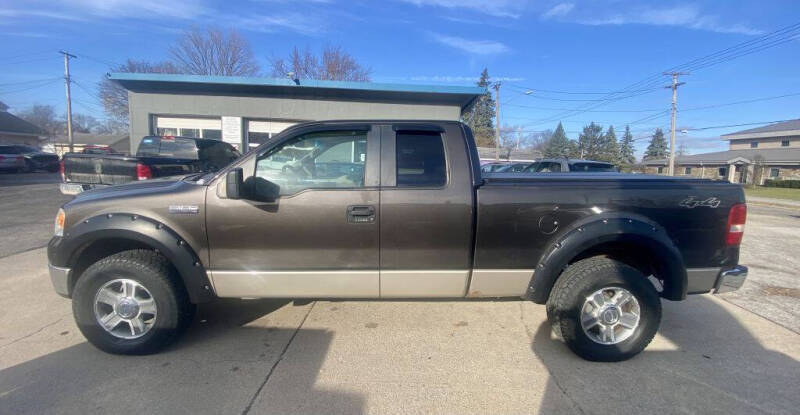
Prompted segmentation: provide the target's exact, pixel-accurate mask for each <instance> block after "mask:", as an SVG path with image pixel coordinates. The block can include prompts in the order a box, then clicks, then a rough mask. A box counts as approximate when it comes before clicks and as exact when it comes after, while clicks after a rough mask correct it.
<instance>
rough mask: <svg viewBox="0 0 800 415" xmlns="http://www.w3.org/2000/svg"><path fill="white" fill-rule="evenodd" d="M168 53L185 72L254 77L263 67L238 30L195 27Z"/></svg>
mask: <svg viewBox="0 0 800 415" xmlns="http://www.w3.org/2000/svg"><path fill="white" fill-rule="evenodd" d="M169 54H170V56H171V57H172V61H173V63H174V64H175V66H177V67H178V69H179V70H180V72H181V73H186V74H192V75H221V76H255V75H257V74H258V73H259V71H260V70H261V69H260V68H259V66H258V63H257V62H256V60H255V59H254V58H253V50H252V48H251V47H250V43H249V42H248V41H247V39H245V38H244V37H243V36H242V35H241V34H239V32H237V31H235V30H229V31H227V32H223V31H222V30H220V29H217V28H209V29H206V30H200V29H196V28H195V29H192V30H190V31H187V32H185V33H184V34H183V36H182V37H181V38H180V39H178V41H177V42H176V43H175V44H174V45H172V46H171V47H170V48H169Z"/></svg>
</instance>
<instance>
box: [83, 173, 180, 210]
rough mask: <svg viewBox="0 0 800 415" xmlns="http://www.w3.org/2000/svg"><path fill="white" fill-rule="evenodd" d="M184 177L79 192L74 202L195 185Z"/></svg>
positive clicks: (149, 193) (159, 191)
mask: <svg viewBox="0 0 800 415" xmlns="http://www.w3.org/2000/svg"><path fill="white" fill-rule="evenodd" d="M183 179H184V177H182V176H178V177H166V178H160V179H152V180H143V181H139V182H130V183H126V184H119V185H116V186H109V187H101V188H96V189H92V190H89V191H87V192H83V193H80V194H78V195H77V196H76V197H75V199H74V200H73V202H79V203H83V202H92V201H99V200H108V199H114V198H130V197H140V196H149V195H155V194H163V193H170V192H174V191H177V190H178V189H179V188H180V187H181V185H190V186H194V184H190V183H186V182H184V181H183Z"/></svg>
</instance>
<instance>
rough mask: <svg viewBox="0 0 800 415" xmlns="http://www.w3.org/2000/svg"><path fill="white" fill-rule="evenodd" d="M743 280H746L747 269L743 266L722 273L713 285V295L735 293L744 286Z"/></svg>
mask: <svg viewBox="0 0 800 415" xmlns="http://www.w3.org/2000/svg"><path fill="white" fill-rule="evenodd" d="M745 279H747V267H746V266H744V265H737V266H736V267H734V268H732V269H729V270H727V271H722V272H721V273H720V274H719V277H717V282H716V283H715V284H714V294H722V293H727V292H731V291H736V290H738V289H739V288H741V287H742V285H744V280H745Z"/></svg>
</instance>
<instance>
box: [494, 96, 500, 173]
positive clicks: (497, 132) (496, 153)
mask: <svg viewBox="0 0 800 415" xmlns="http://www.w3.org/2000/svg"><path fill="white" fill-rule="evenodd" d="M492 88H494V107H495V109H494V112H495V116H496V117H497V126H496V127H495V130H494V161H500V82H495V83H494V85H492Z"/></svg>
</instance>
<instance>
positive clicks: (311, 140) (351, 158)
mask: <svg viewBox="0 0 800 415" xmlns="http://www.w3.org/2000/svg"><path fill="white" fill-rule="evenodd" d="M366 160H367V135H366V132H364V131H331V132H319V133H312V134H306V135H303V136H300V137H297V138H294V139H292V140H290V141H287V142H286V143H284V144H282V145H281V146H280V147H278V148H277V149H273V150H271V151H270V152H268V153H266V154H264V155H262V156H259V158H258V161H257V162H256V174H255V175H256V177H257V178H262V179H265V180H269V181H270V182H272V183H275V184H277V185H278V186H279V187H280V194H281V195H290V194H294V193H297V192H299V191H301V190H304V189H334V188H356V187H363V186H364V165H365V163H366Z"/></svg>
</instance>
